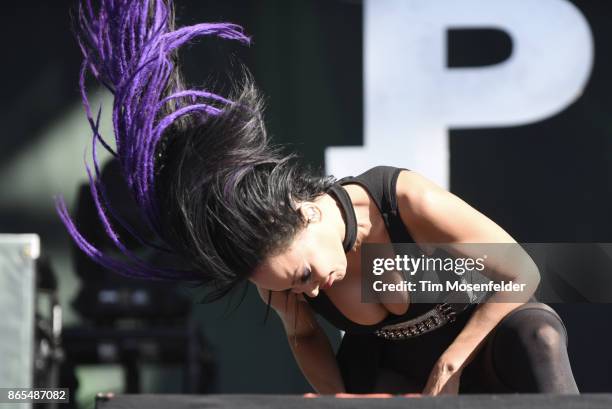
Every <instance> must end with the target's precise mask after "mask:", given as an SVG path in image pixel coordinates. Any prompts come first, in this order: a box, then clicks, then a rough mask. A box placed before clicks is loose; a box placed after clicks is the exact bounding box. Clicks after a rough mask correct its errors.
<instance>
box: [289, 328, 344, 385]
mask: <svg viewBox="0 0 612 409" xmlns="http://www.w3.org/2000/svg"><path fill="white" fill-rule="evenodd" d="M288 339H289V345H290V346H291V350H292V351H293V355H294V357H295V360H296V361H297V363H298V365H299V367H300V369H301V370H302V373H303V374H304V376H305V377H306V379H307V380H308V382H309V383H310V385H311V386H312V387H313V388H314V390H315V391H316V392H317V393H320V394H335V393H344V392H345V390H344V382H343V381H342V376H341V375H340V370H339V368H338V364H337V363H336V357H335V356H334V351H333V350H332V347H331V345H330V343H329V339H328V338H327V335H325V333H324V332H323V330H321V329H320V328H317V330H315V331H314V332H313V333H312V335H309V336H303V337H296V338H294V337H288Z"/></svg>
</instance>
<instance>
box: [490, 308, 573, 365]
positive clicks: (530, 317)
mask: <svg viewBox="0 0 612 409" xmlns="http://www.w3.org/2000/svg"><path fill="white" fill-rule="evenodd" d="M500 326H501V328H500V329H499V330H500V331H499V334H497V336H498V337H501V338H502V340H498V342H499V341H501V343H502V344H504V345H506V346H509V345H513V346H514V348H518V349H521V350H525V349H528V350H536V351H538V353H540V354H542V353H545V354H554V353H555V351H558V350H559V349H560V348H561V347H562V346H563V345H564V344H565V342H566V337H567V334H566V332H565V327H564V325H563V323H562V321H561V319H560V318H559V316H558V315H556V313H554V312H551V311H549V310H547V309H541V308H529V309H523V310H520V311H517V312H516V313H514V314H512V315H511V316H509V317H506V319H505V320H504V321H502V323H501V324H500ZM517 352H519V351H517Z"/></svg>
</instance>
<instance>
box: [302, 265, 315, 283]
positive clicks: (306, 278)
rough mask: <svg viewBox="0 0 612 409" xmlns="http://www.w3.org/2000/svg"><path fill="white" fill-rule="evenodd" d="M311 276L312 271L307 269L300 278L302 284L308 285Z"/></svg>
mask: <svg viewBox="0 0 612 409" xmlns="http://www.w3.org/2000/svg"><path fill="white" fill-rule="evenodd" d="M311 276H312V272H311V271H310V269H308V268H305V269H304V272H303V273H302V276H301V277H300V283H302V284H306V283H307V282H308V281H309V280H310V277H311Z"/></svg>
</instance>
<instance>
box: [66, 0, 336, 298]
mask: <svg viewBox="0 0 612 409" xmlns="http://www.w3.org/2000/svg"><path fill="white" fill-rule="evenodd" d="M76 21H77V23H78V24H77V26H78V36H77V39H78V41H79V45H80V47H81V50H82V52H83V56H84V60H83V65H82V70H81V80H80V84H79V85H80V89H81V94H82V98H83V104H84V106H85V110H86V113H87V117H88V119H89V122H90V125H91V128H92V130H93V138H92V142H93V143H92V155H93V165H94V169H93V171H91V170H90V169H89V167H87V171H88V174H89V177H90V186H91V192H92V196H93V197H94V201H95V203H96V207H97V209H98V215H99V218H100V220H101V222H102V224H103V225H104V228H105V230H106V232H107V234H108V235H109V237H110V238H111V239H112V241H113V242H114V244H115V246H116V247H117V248H118V249H119V250H120V251H121V252H122V253H123V255H124V257H123V259H121V260H118V259H114V258H111V257H109V256H108V255H106V254H103V253H102V252H100V251H99V250H98V249H97V248H96V247H95V246H94V245H92V244H91V243H89V242H88V241H87V240H86V239H85V238H84V237H83V236H82V235H81V234H80V233H79V231H78V230H77V228H76V227H75V225H74V223H73V221H72V219H71V218H70V216H69V215H68V211H67V208H66V205H65V203H64V201H63V200H62V199H61V198H58V199H57V209H58V212H59V215H60V217H61V218H62V220H63V222H64V224H65V225H66V227H67V229H68V231H69V233H70V234H71V236H72V237H73V239H74V240H75V242H76V244H77V245H78V246H79V247H80V248H81V249H82V250H83V251H84V252H85V253H86V254H88V255H89V256H90V257H91V258H92V259H94V260H95V261H96V262H98V263H100V264H102V265H104V266H105V267H107V268H110V269H113V270H115V271H117V272H119V273H121V274H124V275H127V276H131V277H141V278H149V279H168V280H181V281H190V282H194V283H200V284H203V285H205V286H207V287H208V288H210V292H209V293H208V295H207V296H206V298H205V301H213V300H216V299H218V298H220V297H223V296H224V295H225V294H227V293H228V292H229V291H231V290H232V289H233V288H234V287H236V285H237V284H239V283H240V282H244V281H245V280H246V279H247V278H248V276H249V275H250V274H251V273H252V272H253V270H254V269H255V268H256V267H257V266H258V265H259V264H260V263H261V262H262V261H263V260H264V258H265V257H267V256H270V255H274V254H276V253H278V252H280V251H282V250H284V249H285V248H286V247H287V246H288V244H289V243H290V242H291V241H292V239H293V238H294V237H295V235H296V234H297V233H298V232H299V231H300V230H301V229H302V228H303V227H304V226H305V221H304V220H303V218H302V217H301V213H300V212H299V211H297V210H296V207H295V205H296V202H300V201H305V200H313V199H315V198H316V197H317V196H319V195H321V194H322V193H324V192H325V191H326V190H327V189H328V188H329V186H330V185H331V184H333V183H334V182H335V180H334V178H333V177H324V176H321V175H320V174H319V173H318V172H315V171H314V170H313V169H311V168H310V167H306V166H303V165H301V164H300V161H299V160H298V158H297V156H296V155H294V154H291V153H289V154H287V153H284V152H283V150H282V149H281V148H280V147H278V146H274V145H272V144H271V143H270V141H269V139H268V137H267V135H266V130H265V125H264V121H263V114H262V111H263V104H262V100H261V97H260V96H259V94H258V92H257V89H256V87H255V85H254V83H253V80H252V78H251V76H250V75H249V74H248V72H247V71H246V70H245V71H244V74H243V75H242V77H241V78H240V80H239V81H237V82H236V84H237V85H235V86H234V91H233V94H232V95H230V96H229V98H226V97H223V96H221V95H218V94H215V93H212V92H209V91H205V90H194V89H186V88H185V87H184V86H183V81H182V80H181V78H180V72H179V69H178V64H177V57H176V50H177V49H178V48H179V47H180V46H181V45H183V44H185V43H186V42H188V41H190V40H192V39H193V38H195V37H197V36H203V35H213V36H217V37H222V38H226V39H233V40H237V41H240V42H243V43H245V44H248V43H249V38H248V37H247V36H245V35H244V34H243V31H242V28H241V27H239V26H236V25H234V24H229V23H202V24H197V25H194V26H189V27H182V28H179V29H175V28H174V12H173V5H172V3H171V1H164V0H101V1H100V2H99V5H98V7H93V5H92V4H91V1H90V0H82V1H81V3H80V4H79V8H78V12H77V18H76ZM87 73H91V74H92V75H93V76H94V77H95V78H96V79H97V80H98V81H99V82H101V83H102V84H103V85H105V86H106V87H107V88H108V89H109V90H110V91H111V92H112V93H113V94H114V105H113V126H114V133H115V145H116V148H115V149H113V148H112V147H111V146H110V144H109V143H107V142H106V141H105V140H104V139H103V138H102V135H100V133H99V117H100V112H98V114H97V116H96V117H95V118H94V115H93V114H92V112H91V109H90V104H89V101H88V99H87V92H86V89H85V76H86V74H87ZM98 143H100V144H101V145H102V146H103V147H104V148H105V149H107V150H109V151H110V152H111V153H112V154H113V155H114V156H116V157H117V158H118V159H119V162H120V165H121V170H122V173H123V176H124V177H125V179H126V181H127V182H128V185H129V187H130V189H131V191H132V193H133V195H134V198H135V199H136V202H137V204H138V206H139V208H140V209H141V211H142V215H143V217H144V219H145V221H146V222H147V224H148V226H149V227H150V229H151V231H152V232H154V233H155V235H156V236H157V237H158V238H159V239H160V241H161V242H162V243H163V244H162V245H161V246H159V245H157V244H156V245H154V244H151V243H146V244H148V245H150V246H154V247H155V248H156V249H158V250H160V251H170V252H172V253H175V254H178V255H180V256H182V258H183V259H184V260H185V261H186V262H187V265H188V267H187V268H180V269H179V268H171V267H167V266H164V267H161V266H154V265H151V264H149V263H147V262H146V261H145V260H142V259H140V258H139V257H138V256H137V255H135V254H133V253H132V252H130V251H129V250H128V249H127V248H126V247H125V246H124V245H123V242H122V240H121V238H120V237H119V236H118V234H117V233H116V230H115V228H114V227H113V225H115V224H117V223H118V224H121V225H122V226H123V227H124V228H125V229H126V230H127V231H129V232H130V233H131V234H132V235H134V236H136V237H137V238H138V237H140V236H142V235H141V234H139V232H136V231H134V230H133V229H132V228H131V227H130V226H127V225H126V223H125V222H124V221H123V220H122V219H121V218H120V217H119V216H118V215H117V214H115V212H113V209H112V208H111V207H110V206H109V205H108V201H107V200H106V194H105V189H104V186H103V184H102V183H101V182H100V179H99V175H98V173H99V170H98V162H97V158H96V145H97V144H98ZM143 241H144V240H143Z"/></svg>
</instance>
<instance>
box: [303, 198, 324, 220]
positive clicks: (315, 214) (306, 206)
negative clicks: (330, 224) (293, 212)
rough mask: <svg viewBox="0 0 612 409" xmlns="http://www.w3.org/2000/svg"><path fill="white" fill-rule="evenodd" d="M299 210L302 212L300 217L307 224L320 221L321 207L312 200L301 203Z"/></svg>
mask: <svg viewBox="0 0 612 409" xmlns="http://www.w3.org/2000/svg"><path fill="white" fill-rule="evenodd" d="M299 211H300V212H301V213H302V218H303V219H304V220H306V222H307V223H309V224H310V223H317V222H319V221H321V209H320V208H319V206H317V205H316V204H314V203H312V202H305V203H302V205H301V206H300V207H299Z"/></svg>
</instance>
